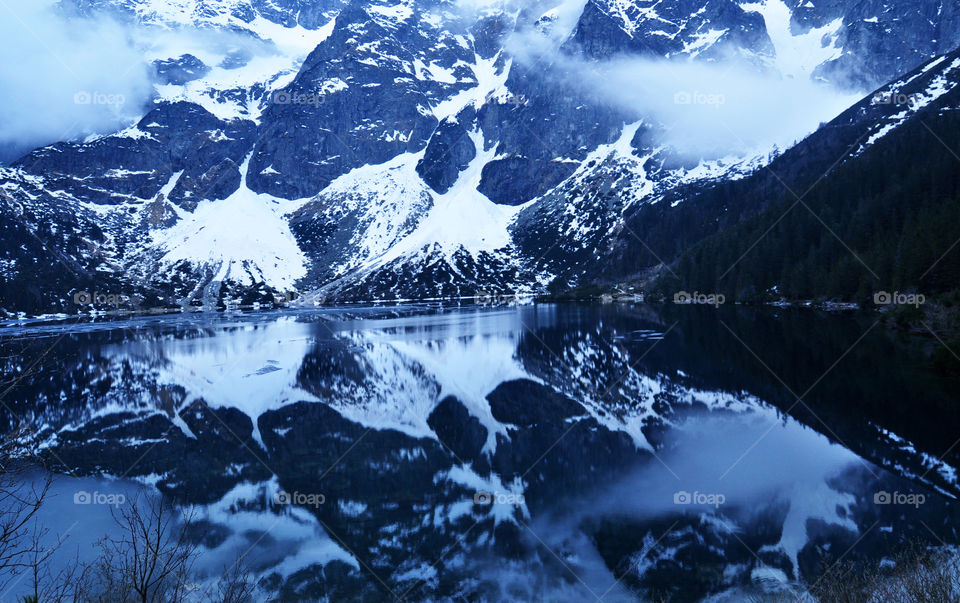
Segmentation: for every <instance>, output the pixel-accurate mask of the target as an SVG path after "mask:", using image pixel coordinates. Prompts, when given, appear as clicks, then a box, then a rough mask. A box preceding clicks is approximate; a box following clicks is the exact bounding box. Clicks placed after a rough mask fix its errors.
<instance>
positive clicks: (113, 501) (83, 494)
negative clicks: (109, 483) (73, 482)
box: [73, 490, 127, 507]
mask: <svg viewBox="0 0 960 603" xmlns="http://www.w3.org/2000/svg"><path fill="white" fill-rule="evenodd" d="M126 502H127V497H126V496H125V495H123V494H121V493H107V492H97V491H93V492H87V491H86V490H78V491H76V492H74V493H73V504H75V505H110V506H111V507H119V506H120V505H122V504H124V503H126Z"/></svg>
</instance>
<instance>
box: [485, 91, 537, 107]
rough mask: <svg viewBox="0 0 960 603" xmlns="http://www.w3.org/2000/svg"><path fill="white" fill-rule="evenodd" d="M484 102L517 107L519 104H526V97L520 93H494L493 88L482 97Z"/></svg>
mask: <svg viewBox="0 0 960 603" xmlns="http://www.w3.org/2000/svg"><path fill="white" fill-rule="evenodd" d="M483 102H484V104H497V105H512V106H514V107H519V106H520V105H525V104H527V97H525V96H524V95H522V94H513V93H512V92H508V93H506V94H496V93H495V92H494V91H493V90H491V91H490V92H487V95H486V96H485V97H484V98H483Z"/></svg>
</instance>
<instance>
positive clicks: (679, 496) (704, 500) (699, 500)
mask: <svg viewBox="0 0 960 603" xmlns="http://www.w3.org/2000/svg"><path fill="white" fill-rule="evenodd" d="M725 502H727V497H726V496H725V495H723V494H718V493H708V492H693V493H691V492H687V491H686V490H680V491H679V492H674V493H673V504H675V505H700V506H711V507H716V508H719V507H720V505H722V504H724V503H725Z"/></svg>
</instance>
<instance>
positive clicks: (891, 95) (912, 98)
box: [873, 91, 923, 106]
mask: <svg viewBox="0 0 960 603" xmlns="http://www.w3.org/2000/svg"><path fill="white" fill-rule="evenodd" d="M922 98H923V95H922V94H904V93H902V92H893V91H887V92H880V93H877V94H876V95H875V96H874V97H873V104H874V105H910V106H914V105H917V104H919V103H920V101H921V99H922Z"/></svg>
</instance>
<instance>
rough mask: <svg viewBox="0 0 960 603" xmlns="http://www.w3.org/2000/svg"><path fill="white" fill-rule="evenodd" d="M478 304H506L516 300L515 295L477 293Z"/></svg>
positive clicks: (491, 292)
mask: <svg viewBox="0 0 960 603" xmlns="http://www.w3.org/2000/svg"><path fill="white" fill-rule="evenodd" d="M476 300H477V303H478V304H508V303H511V302H514V301H516V300H517V295H516V294H515V293H498V292H496V291H482V290H481V291H477V295H476Z"/></svg>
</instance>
